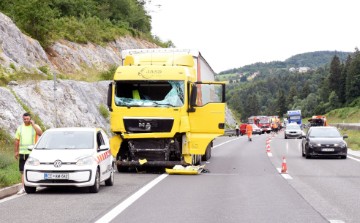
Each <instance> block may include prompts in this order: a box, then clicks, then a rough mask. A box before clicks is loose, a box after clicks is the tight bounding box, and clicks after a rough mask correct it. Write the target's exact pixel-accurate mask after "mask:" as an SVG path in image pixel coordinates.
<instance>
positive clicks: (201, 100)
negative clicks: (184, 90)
mask: <svg viewBox="0 0 360 223" xmlns="http://www.w3.org/2000/svg"><path fill="white" fill-rule="evenodd" d="M195 91H196V93H195ZM189 120H190V132H191V133H192V134H193V133H198V134H208V135H211V138H212V139H213V138H215V137H217V136H219V135H223V134H224V129H225V83H223V82H197V83H195V84H194V85H193V87H192V92H191V97H190V108H189ZM204 137H206V136H204ZM212 139H211V140H212Z"/></svg>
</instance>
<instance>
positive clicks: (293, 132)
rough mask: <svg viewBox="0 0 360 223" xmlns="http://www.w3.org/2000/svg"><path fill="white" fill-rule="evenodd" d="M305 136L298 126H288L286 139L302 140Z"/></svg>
mask: <svg viewBox="0 0 360 223" xmlns="http://www.w3.org/2000/svg"><path fill="white" fill-rule="evenodd" d="M302 135H303V131H302V130H301V128H300V126H299V125H298V124H293V123H291V124H287V125H286V129H285V131H284V138H285V139H289V138H290V139H301V137H302Z"/></svg>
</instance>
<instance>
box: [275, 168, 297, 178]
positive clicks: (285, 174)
mask: <svg viewBox="0 0 360 223" xmlns="http://www.w3.org/2000/svg"><path fill="white" fill-rule="evenodd" d="M276 169H277V170H278V172H279V173H280V174H281V176H282V177H284V178H285V179H287V180H292V179H293V178H292V177H291V176H290V175H289V174H288V173H281V168H276Z"/></svg>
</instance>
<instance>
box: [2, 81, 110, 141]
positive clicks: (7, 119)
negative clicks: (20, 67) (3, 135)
mask: <svg viewBox="0 0 360 223" xmlns="http://www.w3.org/2000/svg"><path fill="white" fill-rule="evenodd" d="M108 83H109V82H108V81H102V82H94V83H87V82H81V81H71V80H59V81H57V83H56V90H55V91H54V82H53V81H39V82H29V83H24V84H21V85H16V86H9V87H8V88H4V87H1V88H0V96H1V97H0V128H2V129H5V130H6V131H7V132H9V133H10V134H11V135H15V131H16V128H17V126H18V125H20V124H21V123H22V114H23V113H24V112H25V111H24V109H23V108H22V106H21V105H20V104H19V102H18V101H17V100H16V98H15V95H16V96H17V97H18V99H19V100H20V101H21V103H23V104H24V105H25V106H27V107H28V108H29V109H30V110H31V111H32V113H34V114H37V115H38V116H39V117H40V119H41V120H42V122H43V124H44V125H45V126H46V127H47V128H52V127H55V126H57V127H68V126H87V127H101V128H103V129H104V130H105V131H107V132H108V133H109V131H110V127H109V120H108V119H106V118H104V117H103V116H102V114H101V113H100V107H101V106H103V107H104V108H107V106H106V97H107V88H108ZM10 89H11V90H12V92H11V91H10Z"/></svg>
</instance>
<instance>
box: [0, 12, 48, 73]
mask: <svg viewBox="0 0 360 223" xmlns="http://www.w3.org/2000/svg"><path fill="white" fill-rule="evenodd" d="M42 66H47V67H49V68H50V69H52V64H51V62H50V61H49V59H48V57H47V55H46V53H45V51H44V50H43V48H42V47H41V45H40V44H39V42H38V41H37V40H34V39H32V38H30V37H28V36H26V35H24V34H23V33H22V32H21V31H20V30H19V28H18V27H16V25H15V24H14V23H13V21H12V20H11V19H10V18H9V17H7V16H6V15H4V14H2V13H0V68H3V69H2V70H3V72H5V73H11V72H13V71H14V69H16V70H19V69H23V70H25V71H27V72H34V71H36V70H37V71H39V70H38V69H39V67H42ZM0 72H1V69H0Z"/></svg>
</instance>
